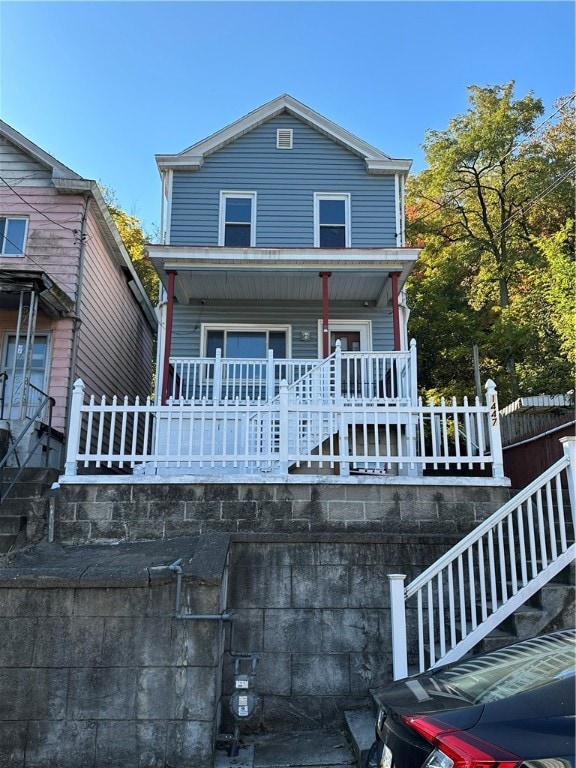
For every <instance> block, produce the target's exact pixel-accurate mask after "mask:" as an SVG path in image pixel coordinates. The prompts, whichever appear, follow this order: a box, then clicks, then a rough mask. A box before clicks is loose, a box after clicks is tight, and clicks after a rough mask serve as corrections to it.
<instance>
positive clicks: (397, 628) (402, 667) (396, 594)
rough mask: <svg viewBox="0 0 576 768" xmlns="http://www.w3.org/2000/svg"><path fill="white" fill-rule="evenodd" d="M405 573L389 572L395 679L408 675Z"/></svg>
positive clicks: (393, 671)
mask: <svg viewBox="0 0 576 768" xmlns="http://www.w3.org/2000/svg"><path fill="white" fill-rule="evenodd" d="M405 579H406V576H405V575H404V574H403V573H389V574H388V581H389V584H390V619H391V622H390V623H391V626H392V675H393V678H394V680H400V679H401V678H403V677H407V676H408V649H407V647H406V606H405V604H404V580H405Z"/></svg>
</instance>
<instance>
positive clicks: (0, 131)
mask: <svg viewBox="0 0 576 768" xmlns="http://www.w3.org/2000/svg"><path fill="white" fill-rule="evenodd" d="M0 136H3V137H4V138H6V139H7V140H8V141H9V142H11V143H12V144H14V146H16V147H18V149H20V150H22V152H25V153H26V154H28V155H29V156H30V157H32V158H33V159H34V160H36V161H37V162H38V163H40V164H41V165H43V166H45V167H46V168H47V169H48V170H49V171H51V174H52V179H51V181H52V184H53V186H54V189H56V190H57V191H58V192H60V193H62V194H78V195H89V196H90V197H91V199H92V200H93V201H94V203H95V209H96V218H97V219H98V221H99V223H100V225H101V228H102V233H103V236H104V238H105V240H106V242H107V244H108V246H109V249H110V251H109V252H110V255H111V256H113V257H114V258H115V259H116V261H117V263H118V264H119V265H120V266H121V267H122V268H125V269H126V270H127V271H128V272H129V274H130V278H131V284H130V283H129V284H130V288H131V290H132V292H133V293H134V295H135V297H136V300H137V301H138V304H139V305H140V306H141V308H142V311H143V312H144V315H145V316H146V318H147V320H148V323H149V324H150V326H151V327H152V328H154V329H155V328H156V326H157V325H158V322H157V319H156V315H155V313H154V308H153V307H152V304H151V302H150V299H149V298H148V295H147V294H146V291H145V290H144V286H143V285H142V283H141V281H140V278H139V277H138V274H137V272H136V270H135V268H134V265H133V263H132V259H131V258H130V255H129V254H128V251H127V250H126V248H125V246H124V243H123V242H122V238H121V237H120V233H119V232H118V228H117V226H116V224H115V223H114V220H113V219H112V216H111V215H110V211H109V210H108V205H107V203H106V201H105V200H104V198H103V196H102V193H101V192H100V188H99V186H98V184H97V183H96V182H95V181H93V180H91V179H85V178H84V177H83V176H80V175H79V174H78V173H76V172H75V171H73V170H72V169H71V168H68V166H67V165H64V163H61V162H60V161H59V160H56V158H55V157H53V156H52V155H50V154H49V153H48V152H45V151H44V150H43V149H41V148H40V147H39V146H38V145H37V144H34V142H32V141H30V139H27V138H26V136H24V135H23V134H21V133H20V132H19V131H17V130H16V129H15V128H12V126H11V125H8V123H6V122H4V120H0ZM4 183H5V184H6V186H7V187H8V188H10V189H12V187H10V185H9V184H8V182H6V181H5V182H4ZM12 191H14V190H12Z"/></svg>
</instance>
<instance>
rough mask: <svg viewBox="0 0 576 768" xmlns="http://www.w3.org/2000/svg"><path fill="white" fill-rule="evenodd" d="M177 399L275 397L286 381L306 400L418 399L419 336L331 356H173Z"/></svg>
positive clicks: (218, 353)
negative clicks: (396, 348) (389, 346)
mask: <svg viewBox="0 0 576 768" xmlns="http://www.w3.org/2000/svg"><path fill="white" fill-rule="evenodd" d="M170 369H171V374H172V385H171V388H170V393H171V398H172V400H173V401H177V402H180V401H184V402H203V401H220V402H223V401H228V402H229V401H233V400H235V399H236V398H238V399H239V400H240V401H248V400H250V401H256V400H263V401H264V400H272V399H274V398H275V397H277V396H278V395H279V394H280V384H281V382H282V381H286V383H287V384H288V386H289V387H293V388H294V391H295V392H296V393H297V397H298V398H299V400H300V402H310V401H313V402H314V401H315V402H327V400H329V399H330V398H333V397H334V396H336V395H340V396H342V397H345V398H349V399H358V398H360V399H362V398H363V399H371V400H374V399H382V400H390V399H394V400H403V401H405V402H412V403H415V402H416V397H417V371H416V342H415V341H412V342H411V344H410V349H409V350H408V351H406V352H342V351H341V346H340V341H337V342H336V351H335V352H334V353H333V354H332V355H331V356H330V357H329V358H327V359H326V360H318V359H310V360H289V359H284V358H274V354H273V352H272V351H270V352H269V354H268V357H267V358H262V359H245V358H224V357H222V353H221V350H220V349H218V350H216V355H215V357H195V358H192V357H190V358H179V357H172V358H170Z"/></svg>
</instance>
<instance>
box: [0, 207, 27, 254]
mask: <svg viewBox="0 0 576 768" xmlns="http://www.w3.org/2000/svg"><path fill="white" fill-rule="evenodd" d="M27 230H28V219H26V218H24V217H23V216H0V256H23V255H24V246H25V244H26V233H27Z"/></svg>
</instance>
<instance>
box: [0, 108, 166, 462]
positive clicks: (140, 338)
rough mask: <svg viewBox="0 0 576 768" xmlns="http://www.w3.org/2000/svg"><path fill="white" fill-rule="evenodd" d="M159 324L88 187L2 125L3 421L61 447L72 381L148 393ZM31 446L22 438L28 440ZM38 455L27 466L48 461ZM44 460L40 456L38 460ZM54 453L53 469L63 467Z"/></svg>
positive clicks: (97, 390) (8, 428) (89, 388)
mask: <svg viewBox="0 0 576 768" xmlns="http://www.w3.org/2000/svg"><path fill="white" fill-rule="evenodd" d="M156 326H157V322H156V317H155V314H154V310H153V308H152V305H151V304H150V302H149V300H148V298H147V296H146V293H145V291H144V289H143V287H142V284H141V283H140V280H139V279H138V276H137V274H136V272H135V270H134V267H133V265H132V262H131V261H130V258H129V256H128V253H127V252H126V250H125V248H124V246H123V245H122V241H121V239H120V235H119V233H118V230H117V229H116V226H115V224H114V222H113V220H112V218H111V217H110V214H109V212H108V208H107V206H106V203H105V201H104V199H103V198H102V195H101V193H100V190H99V188H98V185H97V184H96V182H95V181H92V180H89V179H84V178H82V177H81V176H79V175H78V174H76V173H74V171H72V170H70V168H67V167H66V166H65V165H63V164H62V163H60V162H59V161H58V160H56V159H55V158H54V157H52V156H51V155H49V154H48V153H47V152H45V151H44V150H42V149H40V147H38V146H36V145H35V144H33V143H32V142H31V141H29V140H28V139H27V138H26V137H24V136H23V135H22V134H20V133H18V131H16V130H14V128H12V127H10V126H9V125H7V124H6V123H5V122H3V121H0V398H1V399H0V419H1V420H2V425H1V426H2V428H3V430H4V434H5V435H6V434H7V433H9V434H10V437H11V439H12V441H14V439H16V438H17V434H18V433H19V432H20V431H21V430H22V428H23V425H25V424H26V423H27V421H28V420H29V419H30V418H33V419H34V420H35V422H37V428H36V430H35V432H36V438H35V439H37V440H39V441H40V443H41V438H40V434H41V433H42V432H46V431H47V430H46V427H47V421H48V412H49V408H48V406H47V405H44V407H42V406H43V404H44V403H46V398H47V397H50V398H52V402H53V408H52V416H51V425H52V432H51V434H53V435H55V437H56V438H57V440H56V443H54V440H51V443H52V446H54V445H57V442H58V439H59V440H60V442H61V443H63V442H64V441H65V436H66V429H67V420H68V410H69V402H70V397H71V392H72V387H73V384H74V381H75V380H76V379H78V378H81V379H82V380H83V381H84V384H85V386H86V392H87V393H88V394H94V395H96V396H97V397H98V398H100V397H101V396H102V395H106V396H111V395H114V394H122V395H128V396H129V397H130V398H134V397H135V396H136V395H138V396H140V397H141V398H145V397H146V396H148V395H149V394H150V389H151V374H152V360H153V340H154V335H155V332H156ZM27 442H28V441H26V443H27ZM41 453H42V451H41V450H38V456H37V457H35V458H34V459H33V460H32V461H31V465H38V464H40V463H44V459H43V458H42V457H41V456H40V454H41ZM44 458H45V457H44ZM60 463H61V458H60V455H59V453H57V454H55V456H54V457H53V458H52V459H51V461H50V464H52V465H54V464H56V465H59V464H60Z"/></svg>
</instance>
